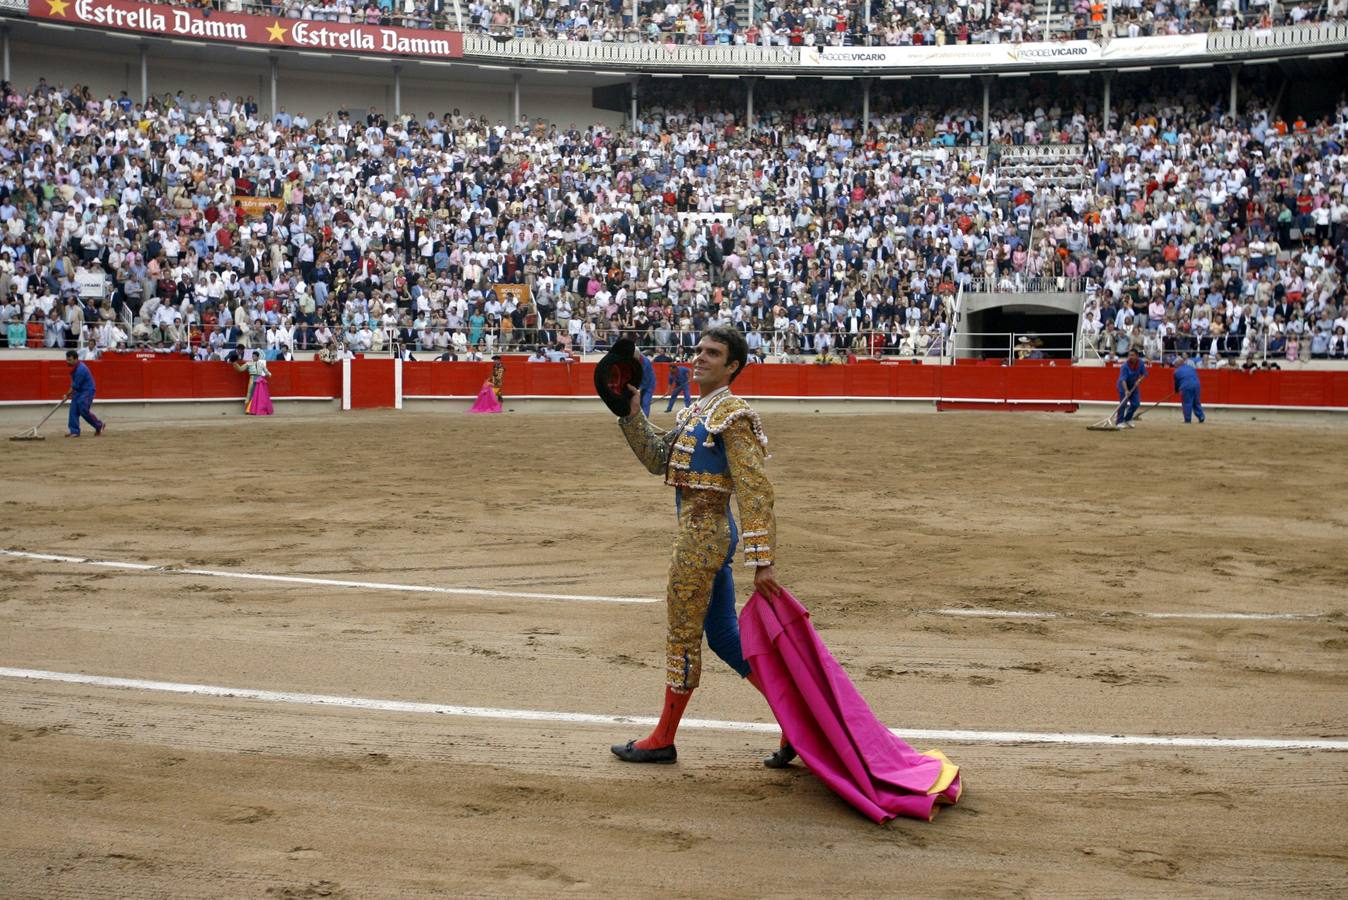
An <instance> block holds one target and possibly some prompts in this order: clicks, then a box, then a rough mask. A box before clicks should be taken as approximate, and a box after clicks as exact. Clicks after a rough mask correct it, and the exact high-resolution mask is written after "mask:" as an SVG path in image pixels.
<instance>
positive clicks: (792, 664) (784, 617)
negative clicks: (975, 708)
mask: <svg viewBox="0 0 1348 900" xmlns="http://www.w3.org/2000/svg"><path fill="white" fill-rule="evenodd" d="M740 640H741V642H742V643H743V647H744V656H745V659H746V660H748V662H749V665H750V667H751V668H752V669H753V671H754V673H755V674H757V676H758V678H759V679H761V683H762V685H763V693H764V694H765V695H766V696H767V699H768V705H769V706H771V707H772V712H773V714H774V715H776V717H777V721H778V723H779V724H780V725H781V726H782V733H783V734H785V735H786V739H787V740H788V741H790V742H791V746H792V747H794V748H795V749H796V752H797V753H799V754H800V758H801V759H802V760H803V761H804V763H805V765H806V766H808V767H809V769H810V771H811V772H813V773H814V774H815V775H817V776H818V777H819V778H820V779H821V780H822V781H823V782H824V783H825V784H827V785H828V786H829V788H831V789H832V790H833V791H834V792H836V793H837V794H838V795H839V796H841V797H842V798H843V799H844V800H846V801H847V802H848V803H850V804H852V805H853V806H855V807H856V808H857V809H858V810H859V811H860V812H861V813H862V814H863V815H865V816H866V817H868V818H870V819H871V820H873V821H875V822H886V821H888V820H889V819H892V818H894V817H895V816H909V817H912V818H915V819H927V820H930V819H931V818H932V817H933V816H934V815H935V814H936V809H937V807H938V806H939V805H945V804H950V803H954V802H955V801H956V800H958V799H959V796H960V778H959V774H958V769H957V768H955V767H954V766H953V765H952V764H951V763H950V762H949V761H944V762H943V760H944V756H942V755H941V754H940V753H939V751H928V753H925V754H924V753H918V752H916V751H915V750H913V748H912V747H910V746H908V745H907V744H906V743H904V742H903V741H902V740H900V739H899V738H897V737H895V736H894V734H893V733H892V732H890V730H889V729H888V728H886V727H885V726H884V724H882V723H881V722H880V721H879V720H878V719H876V717H875V714H874V713H873V712H871V708H870V707H869V706H868V705H867V704H866V701H865V700H864V699H862V696H861V694H859V693H858V692H857V689H856V688H855V687H854V686H853V685H852V682H851V679H849V678H848V677H847V673H846V672H844V671H843V668H842V666H840V665H838V662H837V660H835V659H834V658H833V655H832V654H831V653H829V652H828V648H827V647H825V646H824V642H823V641H822V640H820V639H819V635H818V634H817V633H816V632H815V630H814V627H813V626H812V625H811V624H810V614H809V612H808V611H807V610H806V609H805V607H803V606H801V605H800V602H799V601H797V600H796V598H795V597H793V596H791V594H789V593H787V592H786V591H783V592H782V593H781V595H779V596H777V597H774V598H772V599H771V600H769V599H768V598H767V597H765V596H763V595H762V594H761V593H758V592H755V593H754V595H753V596H752V597H750V598H749V602H748V603H747V604H746V605H745V607H744V611H743V612H741V613H740ZM952 774H953V776H954V777H953V780H951V775H952ZM943 776H944V777H943ZM943 782H947V783H946V784H943ZM937 788H940V790H936V789H937Z"/></svg>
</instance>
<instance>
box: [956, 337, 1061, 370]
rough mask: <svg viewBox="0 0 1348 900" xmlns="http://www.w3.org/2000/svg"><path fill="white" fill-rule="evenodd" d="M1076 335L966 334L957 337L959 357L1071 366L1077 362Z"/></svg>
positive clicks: (1013, 362) (1011, 363) (1009, 363)
mask: <svg viewBox="0 0 1348 900" xmlns="http://www.w3.org/2000/svg"><path fill="white" fill-rule="evenodd" d="M1076 338H1077V336H1076V334H1074V333H1073V332H1070V331H1062V332H1038V331H1025V332H1016V331H962V332H958V333H957V334H956V335H955V336H954V340H953V342H952V344H953V346H952V350H953V352H954V356H955V357H956V358H964V359H971V358H982V359H1004V360H1005V361H1006V363H1007V364H1008V365H1014V364H1015V363H1016V361H1017V360H1024V359H1035V360H1037V359H1050V360H1061V361H1063V362H1065V363H1069V364H1070V363H1071V362H1072V361H1073V360H1075V359H1076Z"/></svg>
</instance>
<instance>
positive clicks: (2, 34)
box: [0, 25, 10, 81]
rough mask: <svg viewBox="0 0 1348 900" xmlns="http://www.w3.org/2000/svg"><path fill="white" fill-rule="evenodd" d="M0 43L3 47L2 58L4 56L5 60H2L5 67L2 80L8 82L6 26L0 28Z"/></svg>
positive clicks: (7, 28) (7, 35) (7, 38)
mask: <svg viewBox="0 0 1348 900" xmlns="http://www.w3.org/2000/svg"><path fill="white" fill-rule="evenodd" d="M0 43H2V44H3V45H4V48H3V49H4V56H5V60H4V65H5V72H4V78H5V80H6V81H9V80H10V75H9V26H8V25H5V26H3V27H0Z"/></svg>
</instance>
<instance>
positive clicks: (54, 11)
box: [47, 0, 70, 16]
mask: <svg viewBox="0 0 1348 900" xmlns="http://www.w3.org/2000/svg"><path fill="white" fill-rule="evenodd" d="M69 5H70V0H47V6H49V7H50V9H48V10H47V14H48V15H52V16H64V15H65V14H66V7H67V6H69Z"/></svg>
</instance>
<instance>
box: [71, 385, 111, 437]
mask: <svg viewBox="0 0 1348 900" xmlns="http://www.w3.org/2000/svg"><path fill="white" fill-rule="evenodd" d="M93 406H94V395H93V394H76V395H75V396H73V397H71V398H70V418H69V419H67V420H66V430H67V431H69V432H70V433H71V434H79V433H80V419H83V420H84V421H86V422H88V423H89V424H90V425H92V426H94V430H95V431H101V430H102V428H103V421H102V420H101V419H99V418H98V416H96V415H94V410H93Z"/></svg>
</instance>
